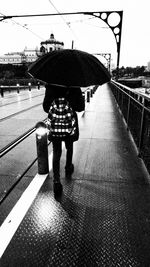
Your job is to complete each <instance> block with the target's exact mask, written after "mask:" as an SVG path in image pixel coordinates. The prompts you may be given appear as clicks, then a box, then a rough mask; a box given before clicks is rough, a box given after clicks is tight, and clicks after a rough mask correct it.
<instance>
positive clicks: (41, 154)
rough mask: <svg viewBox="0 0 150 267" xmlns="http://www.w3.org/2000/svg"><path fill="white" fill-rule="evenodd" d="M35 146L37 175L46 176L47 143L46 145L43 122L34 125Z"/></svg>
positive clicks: (47, 166)
mask: <svg viewBox="0 0 150 267" xmlns="http://www.w3.org/2000/svg"><path fill="white" fill-rule="evenodd" d="M35 127H36V146H37V156H38V173H39V174H47V173H48V172H49V165H48V143H47V127H46V124H45V123H44V122H42V121H41V122H38V123H37V124H36V126H35Z"/></svg>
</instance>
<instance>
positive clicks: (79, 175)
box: [1, 85, 150, 267]
mask: <svg viewBox="0 0 150 267" xmlns="http://www.w3.org/2000/svg"><path fill="white" fill-rule="evenodd" d="M64 165H65V151H63V155H62V160H61V170H62V171H61V177H62V183H63V195H62V197H61V199H59V200H55V198H54V196H53V191H52V178H51V177H52V172H51V171H50V176H48V177H47V178H46V180H45V182H44V183H43V185H42V187H41V189H40V191H39V193H38V194H37V196H36V198H35V200H34V201H33V203H32V205H31V207H30V208H29V210H28V212H27V213H26V216H25V217H24V219H23V220H22V222H21V224H20V226H19V227H18V229H17V231H16V233H15V234H14V236H13V238H12V240H11V242H10V243H9V245H8V247H7V249H6V250H5V252H4V254H3V256H2V259H1V264H2V265H1V266H15V267H16V266H43V267H45V266H65V267H66V266H68V267H71V266H82V267H83V266H89V267H92V266H94V267H95V266H105V267H106V266H108V267H111V266H114V267H116V266H125V267H126V266H149V265H150V253H149V248H150V186H149V180H148V179H149V177H148V175H147V173H146V171H145V169H144V167H143V165H142V163H141V161H140V159H139V158H138V157H137V154H136V150H135V148H134V145H133V143H132V141H131V139H130V137H129V135H128V132H127V130H126V129H125V125H124V122H123V120H122V117H121V115H120V113H119V110H118V108H117V106H116V103H115V100H114V98H113V96H112V93H111V91H110V89H109V86H108V85H103V86H101V87H99V89H98V90H97V91H96V93H95V95H94V97H93V99H92V100H91V103H90V104H89V105H88V106H87V109H86V112H85V114H84V116H83V117H82V118H81V120H80V140H79V142H77V143H75V145H74V165H75V172H74V174H73V176H72V179H71V180H70V181H67V180H66V179H65V178H64Z"/></svg>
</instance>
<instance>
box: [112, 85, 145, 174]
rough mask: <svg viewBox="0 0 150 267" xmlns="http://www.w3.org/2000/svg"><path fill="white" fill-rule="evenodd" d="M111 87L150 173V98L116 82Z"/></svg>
mask: <svg viewBox="0 0 150 267" xmlns="http://www.w3.org/2000/svg"><path fill="white" fill-rule="evenodd" d="M110 87H111V90H112V92H113V95H114V96H115V99H116V101H117V104H118V106H119V108H120V110H121V112H122V114H123V116H124V119H125V121H126V124H127V129H128V130H130V132H131V134H132V137H133V139H134V142H135V144H136V146H137V148H138V152H139V157H141V158H142V159H143V161H144V163H145V166H146V167H147V170H148V172H149V173H150V97H149V96H148V95H146V94H143V93H140V92H137V91H135V90H134V89H130V88H129V87H127V86H124V85H122V84H120V83H118V82H115V81H111V82H110Z"/></svg>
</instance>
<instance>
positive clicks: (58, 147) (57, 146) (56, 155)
mask: <svg viewBox="0 0 150 267" xmlns="http://www.w3.org/2000/svg"><path fill="white" fill-rule="evenodd" d="M52 145H53V175H54V180H59V178H60V158H61V154H62V141H60V140H57V141H53V142H52ZM65 147H66V168H67V167H70V166H71V164H72V156H73V142H72V141H70V140H67V141H65Z"/></svg>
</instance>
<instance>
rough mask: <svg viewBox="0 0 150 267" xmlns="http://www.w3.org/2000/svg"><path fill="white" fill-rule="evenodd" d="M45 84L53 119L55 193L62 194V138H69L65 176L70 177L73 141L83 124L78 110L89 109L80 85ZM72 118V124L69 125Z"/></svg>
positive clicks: (45, 106) (47, 106)
mask: <svg viewBox="0 0 150 267" xmlns="http://www.w3.org/2000/svg"><path fill="white" fill-rule="evenodd" d="M45 88H46V91H45V97H44V100H43V109H44V111H45V112H46V113H48V118H49V120H50V133H49V135H48V139H49V140H50V141H51V142H52V148H53V159H52V167H53V190H54V194H55V195H60V194H61V193H62V190H63V187H62V184H61V181H60V159H61V154H62V142H65V147H66V165H65V176H66V178H70V177H71V175H72V173H73V172H74V165H73V163H72V159H73V143H74V142H75V141H77V140H78V139H79V126H78V117H77V113H76V112H80V111H83V110H84V109H85V102H84V98H83V96H82V91H81V88H80V87H74V88H73V87H72V88H71V87H69V88H68V87H65V86H58V85H50V84H47V85H46V86H45ZM66 118H67V119H66ZM70 121H71V124H72V125H71V126H69V125H70ZM69 127H70V128H69ZM69 129H71V130H69Z"/></svg>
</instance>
